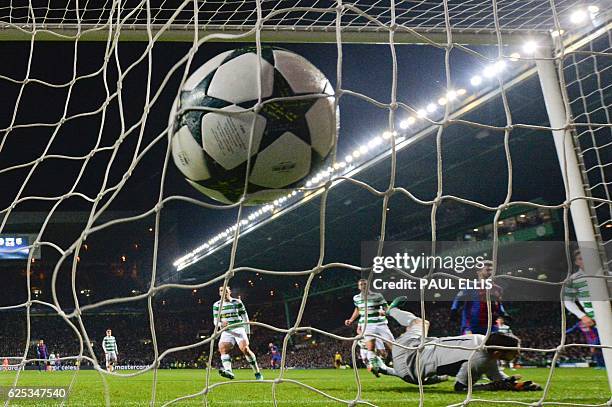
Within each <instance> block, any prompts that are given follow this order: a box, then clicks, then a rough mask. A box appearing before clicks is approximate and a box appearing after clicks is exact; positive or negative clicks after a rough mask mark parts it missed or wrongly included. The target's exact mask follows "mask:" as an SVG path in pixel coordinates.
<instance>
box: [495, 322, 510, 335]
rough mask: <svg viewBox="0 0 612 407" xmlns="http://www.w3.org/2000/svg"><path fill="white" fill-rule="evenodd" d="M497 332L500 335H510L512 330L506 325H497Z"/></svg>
mask: <svg viewBox="0 0 612 407" xmlns="http://www.w3.org/2000/svg"><path fill="white" fill-rule="evenodd" d="M497 332H499V333H501V334H511V333H512V329H510V327H509V326H508V325H506V324H503V325H499V326H498V327H497Z"/></svg>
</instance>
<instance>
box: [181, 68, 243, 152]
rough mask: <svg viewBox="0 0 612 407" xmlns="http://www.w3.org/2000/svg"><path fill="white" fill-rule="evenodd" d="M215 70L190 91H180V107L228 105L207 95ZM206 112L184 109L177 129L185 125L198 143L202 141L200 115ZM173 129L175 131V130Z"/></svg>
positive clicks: (218, 107)
mask: <svg viewBox="0 0 612 407" xmlns="http://www.w3.org/2000/svg"><path fill="white" fill-rule="evenodd" d="M215 72H216V70H214V71H213V72H211V73H210V74H208V75H207V76H206V77H205V78H204V79H203V80H202V81H201V82H200V83H198V84H197V86H196V87H195V88H193V89H192V90H190V91H181V106H180V107H181V109H189V108H190V107H193V106H196V107H197V106H207V107H212V108H216V109H221V108H224V107H227V106H230V105H231V103H229V102H226V101H225V100H221V99H217V98H214V97H211V96H208V95H207V94H206V92H207V91H208V86H209V85H210V82H211V81H212V78H213V76H214V75H215ZM206 113H208V112H207V111H206V110H186V111H185V112H184V113H183V114H182V115H181V118H180V120H179V121H178V123H177V129H179V128H181V127H183V126H187V127H188V128H189V131H190V132H191V134H192V135H193V136H194V138H195V139H196V141H197V142H198V143H200V144H201V143H202V130H201V126H202V116H204V115H205V114H206ZM177 129H175V131H176V130H177Z"/></svg>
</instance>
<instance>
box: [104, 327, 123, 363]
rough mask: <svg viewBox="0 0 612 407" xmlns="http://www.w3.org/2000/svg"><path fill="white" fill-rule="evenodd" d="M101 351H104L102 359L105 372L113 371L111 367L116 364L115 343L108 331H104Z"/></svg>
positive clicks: (111, 333)
mask: <svg viewBox="0 0 612 407" xmlns="http://www.w3.org/2000/svg"><path fill="white" fill-rule="evenodd" d="M102 349H104V358H105V359H106V370H108V371H109V372H112V371H113V369H114V368H113V366H114V365H115V363H117V354H118V353H119V352H118V351H117V341H116V340H115V337H114V336H113V332H112V331H111V330H110V329H107V330H106V336H105V337H104V339H102Z"/></svg>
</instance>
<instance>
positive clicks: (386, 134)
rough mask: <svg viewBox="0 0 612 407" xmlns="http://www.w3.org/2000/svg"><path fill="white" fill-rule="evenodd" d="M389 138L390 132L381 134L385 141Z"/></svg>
mask: <svg viewBox="0 0 612 407" xmlns="http://www.w3.org/2000/svg"><path fill="white" fill-rule="evenodd" d="M391 136H392V134H391V132H390V131H385V132H384V133H383V138H384V139H385V140H389V139H390V138H391Z"/></svg>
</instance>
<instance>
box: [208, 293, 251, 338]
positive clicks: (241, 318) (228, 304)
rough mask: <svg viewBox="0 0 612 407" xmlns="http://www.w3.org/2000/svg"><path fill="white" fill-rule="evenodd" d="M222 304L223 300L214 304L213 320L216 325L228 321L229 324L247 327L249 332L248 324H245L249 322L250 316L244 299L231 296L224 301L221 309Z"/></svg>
mask: <svg viewBox="0 0 612 407" xmlns="http://www.w3.org/2000/svg"><path fill="white" fill-rule="evenodd" d="M220 306H221V300H219V301H217V302H215V304H214V305H213V321H214V324H215V326H217V325H220V326H222V324H223V322H225V321H227V324H228V325H236V328H238V327H241V326H242V327H245V328H247V332H248V325H246V324H244V322H249V316H248V314H247V312H246V308H245V307H244V304H243V303H242V301H240V300H239V299H238V298H230V299H229V300H225V301H223V309H222V310H219V307H220Z"/></svg>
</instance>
